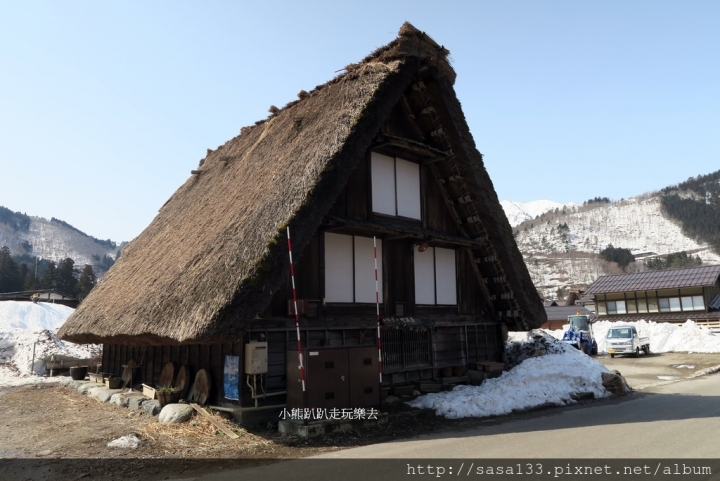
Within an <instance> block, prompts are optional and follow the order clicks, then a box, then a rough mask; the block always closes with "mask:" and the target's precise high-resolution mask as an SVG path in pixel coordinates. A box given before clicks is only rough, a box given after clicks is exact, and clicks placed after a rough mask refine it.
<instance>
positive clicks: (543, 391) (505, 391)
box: [408, 333, 610, 419]
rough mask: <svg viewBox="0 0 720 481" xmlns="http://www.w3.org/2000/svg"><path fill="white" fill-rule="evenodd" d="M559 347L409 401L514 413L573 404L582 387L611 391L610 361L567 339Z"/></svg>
mask: <svg viewBox="0 0 720 481" xmlns="http://www.w3.org/2000/svg"><path fill="white" fill-rule="evenodd" d="M523 334H525V333H523ZM554 347H556V349H555V350H556V351H558V352H557V353H552V354H546V355H542V356H537V357H531V358H528V359H525V360H524V361H522V362H521V363H520V364H518V365H517V366H515V367H514V368H512V369H511V370H509V371H506V372H503V373H502V375H501V376H500V377H497V378H491V379H488V380H486V381H485V382H484V383H483V384H481V385H480V386H457V387H456V388H455V389H453V390H452V391H449V392H441V393H432V394H426V395H424V396H420V397H418V398H416V399H415V400H413V401H410V402H409V403H408V404H409V405H410V406H413V407H417V408H423V409H434V410H435V412H436V414H438V415H440V416H445V417H446V418H450V419H457V418H465V417H484V416H496V415H502V414H509V413H511V412H512V411H514V410H524V409H529V408H533V407H536V406H541V405H544V404H555V405H560V406H562V405H566V404H572V403H574V402H575V401H574V400H573V399H572V397H571V395H572V394H576V393H586V392H592V393H593V395H594V396H595V397H596V398H601V397H607V396H610V393H609V392H608V391H607V390H606V389H605V388H604V387H603V385H602V373H604V372H605V373H609V372H610V371H609V370H608V369H607V368H606V367H605V366H603V365H602V364H601V363H600V362H598V361H596V360H595V359H593V358H591V357H589V356H586V355H585V354H583V353H581V352H580V351H578V350H577V349H575V348H574V347H571V346H568V345H565V344H562V343H561V342H557V343H556V346H554Z"/></svg>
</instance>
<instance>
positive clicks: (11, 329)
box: [0, 301, 100, 386]
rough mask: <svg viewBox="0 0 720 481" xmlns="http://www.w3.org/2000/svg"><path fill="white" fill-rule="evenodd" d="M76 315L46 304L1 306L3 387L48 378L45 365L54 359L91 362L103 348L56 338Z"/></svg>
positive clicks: (0, 373) (0, 374)
mask: <svg viewBox="0 0 720 481" xmlns="http://www.w3.org/2000/svg"><path fill="white" fill-rule="evenodd" d="M73 311H74V309H72V308H70V307H67V306H62V305H59V304H50V303H43V302H40V303H37V304H33V303H32V302H22V301H3V302H0V386H10V385H20V384H24V383H26V382H28V381H35V380H37V378H33V377H31V375H32V374H40V375H43V374H45V361H46V360H49V359H50V358H51V356H53V355H54V356H55V358H56V359H57V360H61V359H88V358H91V357H95V356H97V355H98V354H99V353H100V346H96V345H81V344H73V343H71V342H65V341H61V340H60V339H58V338H57V336H56V334H57V330H58V329H59V328H60V326H62V324H63V323H64V322H65V320H66V319H67V318H68V317H70V314H72V313H73ZM33 351H34V352H33ZM33 359H34V362H33Z"/></svg>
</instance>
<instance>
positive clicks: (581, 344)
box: [562, 311, 598, 356]
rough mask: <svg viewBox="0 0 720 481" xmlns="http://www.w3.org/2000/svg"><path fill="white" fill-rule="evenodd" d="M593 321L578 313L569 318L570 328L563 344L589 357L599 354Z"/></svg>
mask: <svg viewBox="0 0 720 481" xmlns="http://www.w3.org/2000/svg"><path fill="white" fill-rule="evenodd" d="M592 323H593V319H590V316H588V315H585V314H580V311H578V312H577V314H575V315H574V316H568V328H567V330H566V331H565V334H564V335H563V338H562V342H564V343H567V344H570V345H572V346H573V347H575V348H577V349H580V350H581V351H582V352H584V353H585V354H587V355H593V356H594V355H595V354H597V351H598V347H597V341H596V340H595V335H594V334H593V330H592Z"/></svg>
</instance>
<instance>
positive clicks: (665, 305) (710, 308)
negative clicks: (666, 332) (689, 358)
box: [583, 265, 720, 326]
mask: <svg viewBox="0 0 720 481" xmlns="http://www.w3.org/2000/svg"><path fill="white" fill-rule="evenodd" d="M583 294H584V295H585V296H591V297H592V299H593V300H594V302H595V306H596V311H597V315H598V317H599V318H600V319H602V320H608V321H621V322H632V321H638V320H640V319H645V320H646V321H655V322H685V321H687V320H688V319H689V320H693V321H695V322H697V323H699V324H709V325H717V326H720V265H714V266H702V267H687V268H681V269H668V270H664V271H646V272H638V273H634V274H621V275H615V276H603V277H600V278H599V279H598V280H597V281H595V283H593V284H592V285H591V286H590V287H589V288H588V289H587V290H586V291H585V292H584V293H583Z"/></svg>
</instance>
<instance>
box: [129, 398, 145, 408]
mask: <svg viewBox="0 0 720 481" xmlns="http://www.w3.org/2000/svg"><path fill="white" fill-rule="evenodd" d="M147 401H150V399H148V398H146V397H145V396H133V397H131V398H130V399H128V408H129V409H142V405H143V403H145V402H147Z"/></svg>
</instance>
